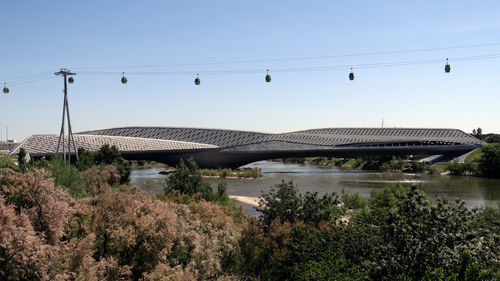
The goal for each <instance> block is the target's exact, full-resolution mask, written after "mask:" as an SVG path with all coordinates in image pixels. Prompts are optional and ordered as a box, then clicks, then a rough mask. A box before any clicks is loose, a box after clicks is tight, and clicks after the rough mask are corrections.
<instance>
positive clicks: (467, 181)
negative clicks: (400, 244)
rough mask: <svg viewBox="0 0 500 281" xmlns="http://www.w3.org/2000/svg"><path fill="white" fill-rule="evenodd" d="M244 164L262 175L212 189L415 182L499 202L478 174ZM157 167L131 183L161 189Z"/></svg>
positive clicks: (429, 189)
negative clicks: (472, 175)
mask: <svg viewBox="0 0 500 281" xmlns="http://www.w3.org/2000/svg"><path fill="white" fill-rule="evenodd" d="M245 167H252V168H253V167H257V168H260V169H261V171H262V174H263V176H262V177H261V178H258V179H213V178H208V179H207V181H209V182H210V183H211V184H212V186H213V187H214V188H216V186H217V183H218V182H220V181H221V180H224V181H226V183H227V194H229V195H236V196H245V197H249V198H257V197H259V196H260V194H261V192H262V191H264V192H267V191H269V189H270V188H271V186H274V185H275V184H278V183H280V182H281V180H285V181H290V180H291V181H293V182H294V184H296V185H297V186H298V189H299V190H300V191H301V192H306V191H311V192H314V191H317V192H318V193H319V194H324V193H327V192H336V193H337V194H340V193H341V192H342V190H345V191H347V192H358V193H359V194H360V195H361V196H363V197H369V196H370V192H371V191H372V190H374V189H376V188H380V187H384V186H387V185H390V184H394V183H398V182H399V183H401V184H402V185H404V186H411V185H416V186H417V187H419V188H420V189H422V190H424V191H425V193H426V194H428V195H429V196H431V197H432V198H436V197H438V196H447V197H448V198H449V199H450V200H454V199H455V198H461V199H463V200H465V201H466V203H467V206H469V207H474V206H483V205H485V204H488V205H496V204H497V203H498V202H500V180H499V179H486V178H478V177H461V176H441V175H426V174H404V175H401V174H388V173H380V172H370V171H356V170H353V171H350V170H341V169H338V168H336V167H331V168H322V167H318V166H315V165H303V164H290V163H281V162H270V161H261V162H256V163H252V164H249V165H247V166H245ZM160 171H161V170H158V169H157V168H151V169H144V170H135V171H132V174H131V184H133V185H137V186H139V187H140V188H142V189H144V190H145V191H147V192H149V193H151V194H157V193H160V192H162V191H163V188H164V186H165V181H166V178H167V177H166V176H164V175H160V174H159V172H160ZM237 205H238V206H243V209H244V211H245V213H246V214H249V215H256V214H257V212H256V211H255V209H254V208H253V207H252V206H251V205H250V204H246V203H242V202H237Z"/></svg>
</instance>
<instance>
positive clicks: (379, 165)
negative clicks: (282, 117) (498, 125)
mask: <svg viewBox="0 0 500 281" xmlns="http://www.w3.org/2000/svg"><path fill="white" fill-rule="evenodd" d="M495 136H497V135H495ZM284 161H288V162H296V163H297V162H298V163H306V164H313V165H318V166H323V167H339V168H341V169H360V170H378V171H383V172H403V173H428V174H436V173H449V174H451V175H458V176H480V177H488V178H500V144H488V145H486V146H484V147H482V148H481V149H479V150H476V151H474V152H473V153H471V154H470V155H469V156H468V157H467V158H466V159H465V161H464V163H459V162H456V161H451V162H448V163H446V164H443V163H438V164H434V165H433V164H431V163H429V162H418V161H415V160H410V159H403V158H399V157H391V156H388V157H383V156H365V157H360V158H357V159H343V158H328V157H309V158H293V159H285V160H284Z"/></svg>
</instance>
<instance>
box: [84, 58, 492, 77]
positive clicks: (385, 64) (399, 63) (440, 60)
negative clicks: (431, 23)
mask: <svg viewBox="0 0 500 281" xmlns="http://www.w3.org/2000/svg"><path fill="white" fill-rule="evenodd" d="M498 58H500V53H495V54H485V55H477V56H466V57H455V58H449V59H448V61H472V60H484V59H498ZM443 61H444V59H443V58H435V59H427V60H409V61H393V62H382V63H366V64H349V65H347V64H346V65H333V66H315V67H294V68H276V69H273V72H309V71H330V70H345V69H350V68H356V69H369V68H383V67H397V66H410V65H420V64H435V63H443ZM261 72H262V69H239V70H238V69H237V70H207V71H198V72H196V71H136V72H127V74H128V75H165V76H170V75H171V76H176V75H180V76H182V75H193V73H203V74H204V75H226V74H251V73H261ZM79 73H80V74H83V75H85V74H91V75H117V74H119V73H122V72H116V71H79Z"/></svg>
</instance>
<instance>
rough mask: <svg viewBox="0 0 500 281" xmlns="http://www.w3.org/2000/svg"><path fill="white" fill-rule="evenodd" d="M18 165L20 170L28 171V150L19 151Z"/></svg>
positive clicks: (21, 149)
mask: <svg viewBox="0 0 500 281" xmlns="http://www.w3.org/2000/svg"><path fill="white" fill-rule="evenodd" d="M17 163H18V164H19V169H20V170H21V171H22V172H24V171H26V150H24V148H22V147H21V148H20V149H19V153H18V154H17Z"/></svg>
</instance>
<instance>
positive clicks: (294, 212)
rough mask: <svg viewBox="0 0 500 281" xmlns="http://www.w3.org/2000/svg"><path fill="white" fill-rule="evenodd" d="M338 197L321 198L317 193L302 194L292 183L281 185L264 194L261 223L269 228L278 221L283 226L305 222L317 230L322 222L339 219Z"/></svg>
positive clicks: (260, 205) (331, 221)
mask: <svg viewBox="0 0 500 281" xmlns="http://www.w3.org/2000/svg"><path fill="white" fill-rule="evenodd" d="M339 203H340V202H339V200H338V196H337V195H336V194H335V193H331V194H325V195H323V196H319V195H318V193H317V192H306V193H305V194H301V193H299V191H298V189H297V186H295V185H294V184H293V182H292V181H290V182H285V181H284V180H283V181H281V183H280V184H277V185H275V186H274V187H272V188H271V190H270V191H269V192H267V193H262V195H261V199H260V201H259V207H258V208H256V209H257V210H258V211H259V212H260V213H261V215H260V216H259V220H260V222H261V223H262V225H263V226H264V228H268V227H269V226H270V224H271V223H272V222H273V221H274V220H275V219H277V218H279V219H280V220H281V222H290V223H296V222H299V221H300V222H304V223H305V224H307V225H311V226H317V225H318V224H319V223H320V222H325V223H327V224H328V223H334V222H335V220H336V219H337V218H338V217H340V215H341V214H342V210H341V208H340V207H339Z"/></svg>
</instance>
